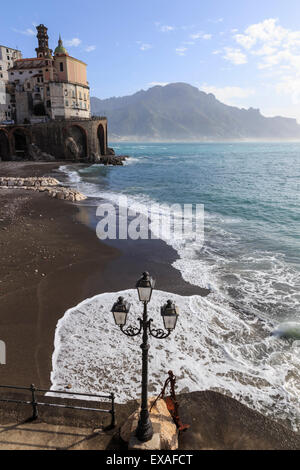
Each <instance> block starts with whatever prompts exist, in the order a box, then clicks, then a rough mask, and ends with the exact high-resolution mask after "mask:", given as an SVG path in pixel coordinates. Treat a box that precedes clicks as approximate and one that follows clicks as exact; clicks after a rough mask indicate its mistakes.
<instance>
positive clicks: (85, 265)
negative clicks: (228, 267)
mask: <svg viewBox="0 0 300 470" xmlns="http://www.w3.org/2000/svg"><path fill="white" fill-rule="evenodd" d="M59 166H60V163H59V162H58V163H49V164H48V163H41V164H37V163H35V164H32V163H30V162H27V163H12V162H8V163H4V162H2V163H1V168H0V176H22V177H23V176H24V177H25V176H48V175H49V174H52V175H53V174H54V175H55V170H57V169H58V167H59ZM0 199H1V215H0V247H1V265H0V281H1V282H0V301H1V316H0V333H1V334H0V337H1V339H2V340H3V341H5V343H6V347H7V364H6V365H5V366H2V367H1V370H0V372H1V377H0V380H1V383H2V384H9V385H26V386H27V385H28V384H30V383H35V384H36V385H39V386H41V387H49V386H50V385H51V383H50V373H51V370H52V362H51V361H52V354H53V350H54V334H55V328H56V325H57V322H58V320H59V319H60V318H61V317H62V316H63V315H64V313H65V311H66V310H67V309H69V308H71V307H73V306H75V305H77V304H78V303H80V302H81V301H82V300H84V299H86V298H89V297H92V296H94V295H96V294H100V293H104V292H114V291H119V290H122V289H127V288H131V287H133V286H134V285H135V281H136V279H137V278H138V277H139V275H140V273H141V272H142V271H144V270H145V269H148V270H149V271H151V273H153V274H154V275H155V276H156V278H157V288H158V289H161V290H166V291H169V292H174V293H179V294H181V295H193V294H204V293H205V291H203V290H201V289H200V288H198V287H195V286H191V285H190V284H188V283H186V282H184V281H183V280H182V278H181V275H180V273H179V271H177V270H175V269H174V268H172V267H171V263H172V261H174V260H175V259H176V253H175V251H174V250H173V249H172V248H171V247H168V246H167V245H166V244H165V243H163V242H161V241H160V240H154V241H152V242H151V244H149V242H147V241H138V242H132V241H122V242H116V241H115V242H110V245H108V244H106V243H105V244H104V243H103V242H100V241H99V240H98V238H97V237H96V233H95V230H92V229H91V228H90V227H88V226H87V225H86V224H84V223H82V222H81V220H82V219H88V217H85V218H83V217H82V211H85V210H86V211H88V210H89V208H86V209H85V208H83V207H82V206H81V207H80V210H79V206H76V205H74V204H71V203H68V202H65V201H58V200H56V199H52V198H49V197H47V196H46V195H45V194H44V193H37V192H34V191H25V190H5V189H2V190H1V192H0Z"/></svg>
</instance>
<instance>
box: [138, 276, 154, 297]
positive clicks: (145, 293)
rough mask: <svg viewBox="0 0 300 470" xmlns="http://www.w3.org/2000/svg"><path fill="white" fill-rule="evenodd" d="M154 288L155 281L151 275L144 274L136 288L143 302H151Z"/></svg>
mask: <svg viewBox="0 0 300 470" xmlns="http://www.w3.org/2000/svg"><path fill="white" fill-rule="evenodd" d="M154 286H155V280H154V279H153V278H152V277H151V276H150V275H149V273H147V272H144V273H143V276H142V277H141V278H140V279H139V280H138V281H137V283H136V288H137V291H138V294H139V299H140V301H141V302H149V301H150V299H151V295H152V291H153V288H154Z"/></svg>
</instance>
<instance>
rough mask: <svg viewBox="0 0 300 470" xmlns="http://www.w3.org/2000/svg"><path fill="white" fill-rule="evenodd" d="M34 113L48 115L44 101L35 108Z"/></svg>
mask: <svg viewBox="0 0 300 470" xmlns="http://www.w3.org/2000/svg"><path fill="white" fill-rule="evenodd" d="M33 113H34V115H35V116H46V109H45V106H44V103H38V104H36V105H35V106H34V108H33Z"/></svg>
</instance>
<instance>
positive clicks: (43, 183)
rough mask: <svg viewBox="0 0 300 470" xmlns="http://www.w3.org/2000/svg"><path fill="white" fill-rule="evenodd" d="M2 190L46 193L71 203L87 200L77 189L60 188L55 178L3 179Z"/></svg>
mask: <svg viewBox="0 0 300 470" xmlns="http://www.w3.org/2000/svg"><path fill="white" fill-rule="evenodd" d="M0 188H1V189H27V190H32V191H40V192H45V193H47V194H48V196H50V197H53V198H56V199H61V200H66V201H71V202H78V201H83V200H84V199H87V198H86V196H84V194H82V193H80V192H79V191H77V190H76V189H72V188H66V187H64V186H60V183H59V181H58V180H57V179H55V178H47V177H30V178H15V177H5V176H4V177H1V178H0Z"/></svg>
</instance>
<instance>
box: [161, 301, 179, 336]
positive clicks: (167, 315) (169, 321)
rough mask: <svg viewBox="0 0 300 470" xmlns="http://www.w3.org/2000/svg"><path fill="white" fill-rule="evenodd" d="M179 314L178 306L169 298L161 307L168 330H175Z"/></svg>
mask: <svg viewBox="0 0 300 470" xmlns="http://www.w3.org/2000/svg"><path fill="white" fill-rule="evenodd" d="M178 314H179V311H178V307H176V305H175V304H174V303H173V302H172V300H168V302H167V303H166V304H165V305H164V306H163V307H161V315H162V317H163V322H164V327H165V329H166V330H175V328H176V323H177V319H178Z"/></svg>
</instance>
